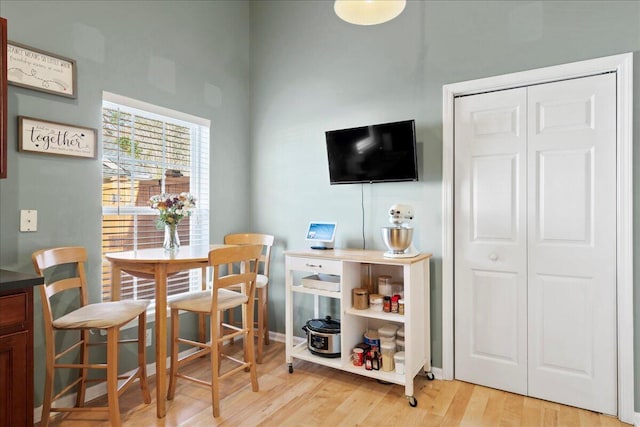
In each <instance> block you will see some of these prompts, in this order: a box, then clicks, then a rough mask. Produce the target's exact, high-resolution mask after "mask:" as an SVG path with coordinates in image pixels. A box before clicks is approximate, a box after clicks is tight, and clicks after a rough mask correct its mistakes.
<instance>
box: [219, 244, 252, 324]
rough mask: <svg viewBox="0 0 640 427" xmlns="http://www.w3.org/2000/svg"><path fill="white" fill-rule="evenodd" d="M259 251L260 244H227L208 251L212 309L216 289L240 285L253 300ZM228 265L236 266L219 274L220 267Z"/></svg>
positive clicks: (243, 291)
mask: <svg viewBox="0 0 640 427" xmlns="http://www.w3.org/2000/svg"><path fill="white" fill-rule="evenodd" d="M261 253H262V246H261V245H240V246H228V247H223V248H216V249H212V250H211V251H209V265H210V266H211V267H213V292H212V296H213V304H212V310H213V311H216V310H217V296H218V292H217V291H218V290H219V289H222V288H228V287H231V286H237V285H240V288H241V292H242V293H243V294H245V295H247V296H248V297H249V301H253V297H254V295H255V290H256V277H257V269H258V259H259V258H260V254H261ZM229 265H232V266H235V267H236V268H234V269H233V270H229V271H228V272H227V274H224V275H221V272H220V267H222V266H229Z"/></svg>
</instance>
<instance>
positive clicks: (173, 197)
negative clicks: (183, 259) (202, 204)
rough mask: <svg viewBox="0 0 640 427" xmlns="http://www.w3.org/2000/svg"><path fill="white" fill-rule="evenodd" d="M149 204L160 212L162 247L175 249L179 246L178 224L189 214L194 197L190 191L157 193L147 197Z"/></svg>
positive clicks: (194, 202) (159, 224)
mask: <svg viewBox="0 0 640 427" xmlns="http://www.w3.org/2000/svg"><path fill="white" fill-rule="evenodd" d="M149 204H150V205H151V207H152V208H153V209H157V210H158V212H159V213H160V216H158V222H157V226H158V228H162V227H164V243H163V244H162V247H163V248H164V249H165V250H167V251H176V250H178V248H179V247H180V238H179V237H178V224H179V223H180V221H182V219H183V218H184V217H187V216H190V215H191V209H193V208H194V207H195V205H196V199H195V198H194V197H193V196H192V195H191V194H190V193H180V194H167V193H163V194H158V195H155V196H153V197H151V199H149Z"/></svg>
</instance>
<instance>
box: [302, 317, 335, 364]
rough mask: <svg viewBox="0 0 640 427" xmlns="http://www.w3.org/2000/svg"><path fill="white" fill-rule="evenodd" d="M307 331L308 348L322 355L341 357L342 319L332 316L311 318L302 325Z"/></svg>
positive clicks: (317, 354)
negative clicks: (335, 318)
mask: <svg viewBox="0 0 640 427" xmlns="http://www.w3.org/2000/svg"><path fill="white" fill-rule="evenodd" d="M302 330H304V331H305V332H306V333H307V348H308V349H309V351H310V352H311V353H312V354H315V355H316V356H322V357H340V320H334V319H332V318H331V316H327V317H325V318H324V319H311V320H308V321H307V324H306V325H305V326H303V327H302Z"/></svg>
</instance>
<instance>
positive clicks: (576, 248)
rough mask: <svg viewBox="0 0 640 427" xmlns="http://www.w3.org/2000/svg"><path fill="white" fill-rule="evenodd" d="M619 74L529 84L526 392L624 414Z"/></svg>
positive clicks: (543, 397) (592, 408) (584, 406)
mask: <svg viewBox="0 0 640 427" xmlns="http://www.w3.org/2000/svg"><path fill="white" fill-rule="evenodd" d="M615 85H616V78H615V75H614V74H605V75H599V76H593V77H587V78H581V79H575V80H567V81H561V82H555V83H549V84H544V85H538V86H531V87H529V92H528V116H529V127H528V180H529V189H528V190H529V191H528V201H529V202H528V205H529V207H528V211H529V220H528V221H529V223H528V224H529V225H528V227H529V238H528V242H529V244H528V250H529V265H528V270H529V273H528V298H529V321H528V324H529V350H528V353H529V357H528V359H529V372H528V381H529V395H531V396H535V397H539V398H542V399H546V400H552V401H555V402H561V403H565V404H568V405H572V406H578V407H583V408H588V409H591V410H594V411H598V412H604V413H608V414H616V412H617V408H616V405H617V399H616V396H617V393H616V387H617V365H616V357H617V355H616V190H615V189H616V157H615V156H616V98H615V93H616V92H615Z"/></svg>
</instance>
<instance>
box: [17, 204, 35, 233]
mask: <svg viewBox="0 0 640 427" xmlns="http://www.w3.org/2000/svg"><path fill="white" fill-rule="evenodd" d="M37 230H38V211H36V210H32V209H23V210H21V211H20V231H37Z"/></svg>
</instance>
